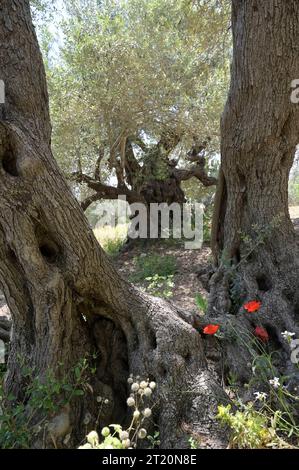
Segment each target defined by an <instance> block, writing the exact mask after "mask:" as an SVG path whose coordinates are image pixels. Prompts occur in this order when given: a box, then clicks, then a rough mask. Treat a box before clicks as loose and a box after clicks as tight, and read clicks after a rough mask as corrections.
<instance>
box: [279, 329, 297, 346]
mask: <svg viewBox="0 0 299 470" xmlns="http://www.w3.org/2000/svg"><path fill="white" fill-rule="evenodd" d="M281 336H282V337H283V338H284V339H285V340H286V341H287V342H288V343H289V344H291V343H292V337H293V336H295V333H291V332H290V331H287V330H286V331H283V332H282V333H281Z"/></svg>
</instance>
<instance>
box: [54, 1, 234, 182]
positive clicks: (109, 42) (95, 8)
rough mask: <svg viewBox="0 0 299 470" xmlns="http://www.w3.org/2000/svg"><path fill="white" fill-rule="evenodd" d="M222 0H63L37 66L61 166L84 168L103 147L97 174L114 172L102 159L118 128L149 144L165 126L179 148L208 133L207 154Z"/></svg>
mask: <svg viewBox="0 0 299 470" xmlns="http://www.w3.org/2000/svg"><path fill="white" fill-rule="evenodd" d="M229 3H230V2H228V1H226V0H224V1H222V2H219V1H216V0H211V1H209V2H190V1H189V0H121V1H119V0H117V1H116V0H115V1H111V0H110V1H105V0H104V1H102V2H101V3H100V4H97V3H95V2H93V1H89V0H88V1H86V0H84V1H83V0H67V1H66V2H64V4H65V8H66V11H67V14H66V15H64V17H63V18H64V19H63V21H62V22H61V24H60V25H59V26H60V30H61V31H62V34H63V41H60V44H59V48H60V54H59V58H58V60H56V62H55V63H52V64H50V66H49V67H48V70H47V74H48V83H49V91H50V98H51V115H52V122H53V125H54V132H53V148H54V154H55V156H56V158H57V159H58V160H59V163H60V165H61V166H62V168H63V169H64V170H65V171H66V172H67V173H70V172H72V171H74V170H78V169H79V167H80V168H82V169H83V170H84V172H85V173H87V174H91V172H92V171H93V168H94V162H95V161H96V159H97V158H98V155H99V150H100V149H103V150H104V158H103V161H102V177H103V180H105V179H107V178H111V176H112V177H114V176H115V175H113V172H112V173H111V167H110V166H109V163H108V159H109V158H110V157H111V153H113V148H115V146H116V145H117V144H118V143H119V142H120V141H121V140H122V139H123V138H124V137H125V136H135V137H141V138H142V139H143V140H144V141H146V142H147V143H151V142H152V143H154V142H155V141H156V140H157V139H159V138H160V137H161V135H162V134H163V133H164V132H168V131H171V132H172V133H176V134H179V135H182V136H184V137H183V141H182V146H183V148H181V149H179V151H183V154H184V153H185V150H184V149H185V148H186V147H188V145H189V144H190V141H192V139H193V136H197V138H198V139H199V140H202V141H204V140H205V139H206V137H207V136H209V137H210V139H211V141H210V144H209V149H208V151H209V153H210V154H214V153H215V151H218V148H219V115H220V113H221V110H222V107H223V103H224V99H225V95H226V91H227V83H228V76H229V52H230V48H229V46H230V33H229V32H228V24H229V7H230V5H229ZM53 41H54V39H53V40H52V47H54V46H53ZM50 45H51V41H50ZM45 54H46V55H47V51H45ZM135 152H136V155H137V156H138V159H142V158H143V156H142V152H141V148H140V147H138V146H137V147H136V148H135ZM176 156H179V155H176ZM144 158H149V156H148V155H144ZM150 158H151V159H153V158H152V157H150ZM80 191H82V189H81V190H80ZM83 191H84V190H83Z"/></svg>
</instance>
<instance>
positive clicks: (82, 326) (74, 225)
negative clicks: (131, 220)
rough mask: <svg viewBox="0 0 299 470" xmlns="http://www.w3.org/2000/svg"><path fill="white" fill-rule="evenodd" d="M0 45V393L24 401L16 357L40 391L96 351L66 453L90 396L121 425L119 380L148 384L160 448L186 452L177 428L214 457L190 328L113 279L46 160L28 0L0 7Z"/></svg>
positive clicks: (215, 441)
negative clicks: (0, 325)
mask: <svg viewBox="0 0 299 470" xmlns="http://www.w3.org/2000/svg"><path fill="white" fill-rule="evenodd" d="M0 44H1V48H0V69H1V73H2V77H1V78H2V79H3V80H4V81H5V84H6V102H5V105H4V109H2V119H1V121H0V286H1V288H2V290H3V291H4V294H5V297H6V300H7V303H8V305H9V308H10V310H11V313H12V322H13V327H12V333H11V345H10V354H9V360H8V373H7V377H6V382H5V387H6V390H7V391H9V392H12V393H14V394H15V395H16V396H17V397H18V398H21V397H22V396H23V394H24V387H25V386H26V384H25V382H24V377H23V376H22V371H21V364H20V358H21V360H22V363H23V365H26V366H28V367H30V368H34V373H35V374H36V375H37V376H38V377H39V378H40V380H43V377H44V375H45V373H46V371H47V370H49V369H51V370H53V371H54V372H55V373H56V374H57V375H59V373H60V372H59V367H58V366H57V364H59V363H60V362H61V363H63V367H64V371H68V370H70V368H71V367H73V366H74V365H75V364H77V362H78V360H79V359H80V358H82V356H86V355H87V354H90V355H91V354H93V353H94V352H96V353H97V359H96V364H95V367H96V372H95V374H94V376H93V379H92V378H91V384H92V386H93V389H94V393H93V394H90V395H88V394H86V396H85V397H84V398H82V399H81V398H80V399H77V400H75V401H74V402H72V403H71V404H70V408H69V409H68V411H67V413H68V414H69V419H70V425H71V429H72V438H71V440H70V445H76V443H78V442H79V441H80V439H82V437H83V433H84V432H85V429H84V430H83V427H82V418H83V417H84V415H85V413H86V412H90V413H91V415H92V416H94V421H92V422H91V426H93V425H94V422H95V420H96V416H95V409H96V397H97V396H98V395H105V394H106V396H107V394H108V395H109V398H110V403H111V407H110V414H109V413H108V414H109V415H105V416H101V424H105V422H106V423H107V424H108V423H111V422H125V421H126V418H127V407H126V397H127V395H128V390H127V377H128V374H129V373H133V374H134V375H140V376H142V377H145V378H147V377H149V378H150V379H152V380H155V381H156V382H157V406H156V407H155V421H156V422H157V424H158V425H159V427H160V433H161V446H162V447H164V448H168V447H169V448H175V447H186V446H188V437H189V436H188V434H187V433H186V430H185V429H186V426H185V425H186V424H187V425H188V426H191V428H192V432H193V433H197V432H198V433H199V434H205V433H207V434H208V435H210V436H211V440H210V445H212V446H218V447H221V446H224V445H225V444H226V436H225V433H224V432H223V430H221V429H219V427H218V424H217V423H216V422H215V420H214V414H215V411H216V405H217V403H218V401H223V400H225V395H224V393H223V391H222V389H221V388H220V387H219V385H218V384H217V383H216V381H215V379H214V378H213V377H212V376H211V375H210V373H209V371H208V368H207V363H206V360H205V357H204V353H203V345H202V341H201V336H200V335H199V333H198V332H197V331H196V329H195V328H194V326H193V324H194V318H193V317H192V315H191V314H188V313H186V312H182V311H179V310H178V309H177V308H176V307H174V306H172V305H170V304H168V303H166V302H165V301H162V300H159V299H155V298H152V297H150V296H146V295H145V294H143V293H141V292H139V291H138V290H137V289H135V288H134V287H133V286H132V285H130V284H129V283H128V282H126V281H125V280H123V279H121V278H120V276H119V275H118V274H117V273H116V271H115V270H114V268H113V266H112V265H111V264H110V262H109V260H108V259H107V257H106V256H105V254H104V253H103V251H102V250H101V248H100V246H99V245H98V243H97V241H96V239H95V237H94V235H93V232H92V230H91V229H90V227H89V225H88V223H87V220H86V218H85V216H84V213H83V211H82V209H81V208H80V206H79V204H78V203H77V202H76V201H75V199H74V197H73V196H72V194H71V192H70V190H69V188H68V186H67V184H66V182H65V181H64V178H63V177H62V174H61V172H60V170H59V168H58V166H57V164H56V162H55V160H54V158H53V156H52V153H51V148H50V137H51V127H50V120H49V111H48V96H47V88H46V81H45V74H44V68H43V64H42V58H41V54H40V51H39V48H38V44H37V40H36V36H35V32H34V29H33V26H32V22H31V17H30V9H29V1H28V0H18V1H14V0H2V1H1V7H0ZM62 412H63V413H65V412H66V410H63V411H62ZM69 431H70V430H69V429H68V431H67V432H69ZM59 437H60V438H61V439H62V440H63V436H61V435H60V436H59ZM60 444H61V442H60ZM34 445H41V443H39V442H36V443H34ZM48 445H50V442H49V441H48ZM199 446H201V444H199Z"/></svg>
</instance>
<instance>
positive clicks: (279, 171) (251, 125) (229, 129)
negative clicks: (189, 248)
mask: <svg viewBox="0 0 299 470" xmlns="http://www.w3.org/2000/svg"><path fill="white" fill-rule="evenodd" d="M232 30H233V46H234V52H233V64H232V77H231V86H230V91H229V96H228V100H227V103H226V107H225V110H224V113H223V116H222V122H221V133H222V147H221V172H220V178H219V184H218V191H217V195H216V203H215V213H214V223H213V236H212V240H213V250H214V256H215V258H216V260H217V262H218V269H217V272H216V273H215V275H214V276H213V278H212V283H211V295H210V310H209V313H210V315H211V316H212V317H214V318H215V317H219V318H220V321H221V322H222V324H224V325H225V324H227V323H229V322H232V323H233V324H234V327H235V328H236V329H237V330H239V331H240V332H241V331H243V330H245V332H246V333H248V331H250V332H251V333H252V332H253V330H254V327H255V326H256V325H258V324H262V326H264V327H265V329H266V330H267V331H268V333H269V335H270V342H269V348H270V350H272V351H273V350H276V349H279V351H280V357H279V360H278V364H277V365H278V368H279V370H280V371H281V373H282V374H283V373H288V374H289V375H290V380H291V381H294V385H295V382H298V373H297V372H296V371H295V370H294V366H293V365H292V364H291V362H290V350H289V347H288V345H286V342H284V341H283V338H282V337H281V332H282V331H284V330H288V331H292V332H295V333H296V334H297V336H298V334H299V329H298V326H299V325H298V313H299V309H298V307H299V296H298V275H299V265H298V241H297V239H296V236H295V232H294V228H293V225H292V223H291V220H290V216H289V211H288V176H289V172H290V169H291V166H292V162H293V159H294V155H295V149H296V145H297V144H298V122H299V108H298V105H296V104H293V103H292V102H291V91H292V90H291V82H292V80H294V79H296V78H298V77H299V61H298V47H297V44H298V35H299V4H298V2H297V1H295V0H291V1H288V2H286V1H284V0H275V1H274V0H269V1H266V2H260V1H256V0H242V1H239V0H233V1H232ZM236 292H237V297H238V298H237V299H236V298H235V297H236ZM252 299H259V300H260V301H261V302H262V307H261V310H260V311H259V312H258V313H256V314H245V311H244V308H243V307H242V305H243V304H244V302H245V301H246V300H252ZM240 335H241V336H242V334H241V333H240ZM237 350H238V352H237ZM227 361H228V367H229V368H233V369H234V370H235V372H236V373H237V374H238V375H239V377H241V378H242V380H244V381H246V380H248V378H249V377H250V375H251V370H250V367H249V366H248V365H249V363H250V360H249V357H248V354H247V353H246V352H245V351H244V349H243V351H242V347H241V346H240V342H237V343H236V344H235V345H234V346H232V345H231V344H230V345H228V348H227Z"/></svg>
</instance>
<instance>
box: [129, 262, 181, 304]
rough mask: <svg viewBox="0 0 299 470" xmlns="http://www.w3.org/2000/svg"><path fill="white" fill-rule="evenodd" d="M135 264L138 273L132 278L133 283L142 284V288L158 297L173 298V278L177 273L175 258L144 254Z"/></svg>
mask: <svg viewBox="0 0 299 470" xmlns="http://www.w3.org/2000/svg"><path fill="white" fill-rule="evenodd" d="M134 263H135V266H136V271H135V272H134V274H132V275H131V277H130V280H131V282H134V283H137V284H140V283H142V288H143V289H144V290H146V291H147V292H148V293H149V294H152V295H155V296H156V297H164V298H169V297H171V296H172V289H173V287H174V282H173V277H174V274H175V273H176V271H177V263H176V259H175V257H174V256H172V255H165V256H160V255H157V254H150V255H146V254H145V253H144V254H142V255H140V256H138V257H136V258H135V259H134Z"/></svg>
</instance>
